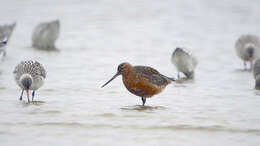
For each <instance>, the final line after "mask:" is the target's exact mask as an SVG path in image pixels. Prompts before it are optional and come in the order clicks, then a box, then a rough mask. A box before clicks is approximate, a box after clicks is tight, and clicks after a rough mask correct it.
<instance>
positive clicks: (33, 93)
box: [32, 91, 35, 102]
mask: <svg viewBox="0 0 260 146" xmlns="http://www.w3.org/2000/svg"><path fill="white" fill-rule="evenodd" d="M34 95H35V91H33V92H32V102H33V99H34Z"/></svg>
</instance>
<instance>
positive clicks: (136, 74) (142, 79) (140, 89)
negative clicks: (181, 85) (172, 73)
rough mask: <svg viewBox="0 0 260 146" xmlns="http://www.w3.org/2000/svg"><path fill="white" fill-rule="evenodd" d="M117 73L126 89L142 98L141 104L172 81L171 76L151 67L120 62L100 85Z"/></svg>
mask: <svg viewBox="0 0 260 146" xmlns="http://www.w3.org/2000/svg"><path fill="white" fill-rule="evenodd" d="M119 75H122V79H123V83H124V85H125V87H126V88H127V90H128V91H129V92H131V93H133V94H134V95H137V96H139V97H141V98H142V102H143V104H142V105H143V106H144V105H145V102H146V98H150V97H152V96H153V95H155V94H158V93H160V92H161V91H162V90H163V89H164V88H165V87H166V86H167V85H168V84H169V83H171V82H172V81H174V79H173V78H169V77H166V76H164V75H162V74H160V73H159V72H158V71H157V70H155V69H153V68H151V67H148V66H132V65H131V64H129V63H121V64H120V65H119V66H118V68H117V73H116V74H115V75H114V76H113V77H112V78H111V79H110V80H109V81H108V82H106V83H105V84H104V85H103V86H102V87H104V86H106V85H107V84H108V83H109V82H111V81H112V80H113V79H115V78H116V77H117V76H119Z"/></svg>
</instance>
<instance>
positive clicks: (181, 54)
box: [171, 47, 198, 78]
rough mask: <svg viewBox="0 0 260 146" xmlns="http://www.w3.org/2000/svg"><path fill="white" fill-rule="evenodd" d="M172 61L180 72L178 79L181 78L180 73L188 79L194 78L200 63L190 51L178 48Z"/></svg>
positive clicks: (173, 54)
mask: <svg viewBox="0 0 260 146" xmlns="http://www.w3.org/2000/svg"><path fill="white" fill-rule="evenodd" d="M171 61H172V63H173V64H174V65H175V67H176V68H177V70H178V78H180V72H182V73H183V74H184V75H185V76H186V77H187V78H193V77H194V70H195V68H196V66H197V64H198V61H197V59H196V58H195V56H193V55H192V54H191V52H190V51H187V49H184V48H179V47H177V48H176V49H175V50H174V52H173V53H172V57H171Z"/></svg>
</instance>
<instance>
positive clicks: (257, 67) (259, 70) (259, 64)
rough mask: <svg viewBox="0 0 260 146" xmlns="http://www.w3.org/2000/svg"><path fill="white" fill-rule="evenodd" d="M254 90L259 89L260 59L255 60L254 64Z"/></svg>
mask: <svg viewBox="0 0 260 146" xmlns="http://www.w3.org/2000/svg"><path fill="white" fill-rule="evenodd" d="M254 77H255V88H256V89H260V59H257V60H256V62H255V64H254Z"/></svg>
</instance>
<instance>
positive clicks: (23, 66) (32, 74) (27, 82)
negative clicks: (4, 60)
mask: <svg viewBox="0 0 260 146" xmlns="http://www.w3.org/2000/svg"><path fill="white" fill-rule="evenodd" d="M13 73H14V77H15V81H16V83H17V85H18V86H20V87H21V89H22V93H21V96H20V100H22V98H23V92H24V90H26V93H27V99H28V102H30V98H29V90H32V91H33V92H32V101H33V99H34V95H35V91H36V90H37V89H39V88H40V87H41V86H42V85H43V84H44V80H45V78H46V71H45V69H44V68H43V66H42V65H41V64H40V63H39V62H37V61H32V60H28V61H22V62H20V63H19V64H18V65H17V66H16V67H15V69H14V72H13Z"/></svg>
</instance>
